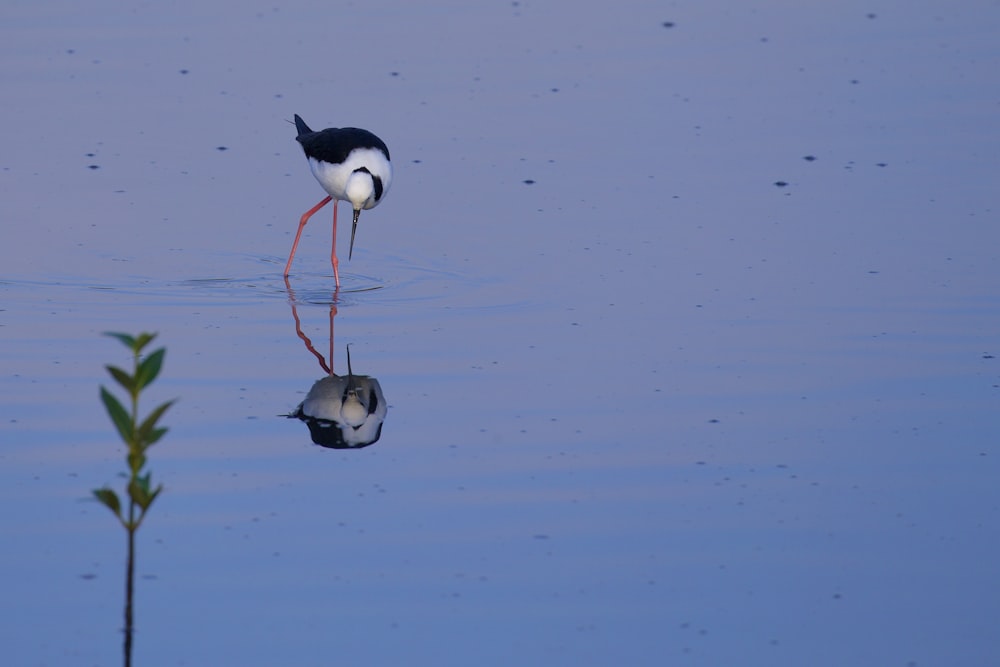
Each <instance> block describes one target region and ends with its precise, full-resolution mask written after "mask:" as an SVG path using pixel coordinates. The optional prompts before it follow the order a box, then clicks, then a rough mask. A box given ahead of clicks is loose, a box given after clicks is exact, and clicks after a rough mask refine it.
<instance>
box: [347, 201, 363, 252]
mask: <svg viewBox="0 0 1000 667" xmlns="http://www.w3.org/2000/svg"><path fill="white" fill-rule="evenodd" d="M359 215H361V209H359V208H356V209H354V224H353V225H351V248H350V250H348V251H347V261H350V260H351V255H353V254H354V235H355V234H356V233H357V231H358V216H359Z"/></svg>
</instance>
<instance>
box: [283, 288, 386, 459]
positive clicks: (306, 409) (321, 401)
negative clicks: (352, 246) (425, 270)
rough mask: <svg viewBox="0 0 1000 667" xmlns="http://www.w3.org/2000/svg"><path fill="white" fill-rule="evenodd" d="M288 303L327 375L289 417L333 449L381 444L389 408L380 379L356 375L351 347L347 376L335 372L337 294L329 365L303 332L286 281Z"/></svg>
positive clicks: (297, 326)
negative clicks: (352, 364) (334, 349)
mask: <svg viewBox="0 0 1000 667" xmlns="http://www.w3.org/2000/svg"><path fill="white" fill-rule="evenodd" d="M285 287H286V288H287V289H288V297H289V299H288V302H289V304H291V306H292V317H293V318H294V319H295V333H296V334H297V335H298V337H299V338H301V339H302V341H303V342H304V343H305V345H306V349H308V350H309V351H310V352H311V353H312V354H313V355H314V356H315V357H316V359H317V360H318V361H319V365H320V367H321V368H322V369H323V371H324V372H326V374H327V375H326V376H325V377H322V378H320V379H319V380H317V381H316V382H315V383H313V386H312V388H311V389H309V393H308V394H306V398H305V400H304V401H302V403H300V404H299V407H298V408H296V409H295V411H294V412H292V413H291V414H289V415H286V416H287V417H290V418H291V417H294V418H296V419H299V420H301V421H303V422H305V424H306V426H308V427H309V434H310V435H311V436H312V441H313V442H314V443H316V444H317V445H321V446H323V447H330V448H332V449H359V448H361V447H367V446H368V445H372V444H375V443H376V442H378V439H379V437H381V435H382V422H384V421H385V416H386V412H387V411H388V406H387V405H386V402H385V396H384V395H383V394H382V387H381V385H379V382H378V380H377V379H375V378H373V377H369V376H367V375H356V374H355V373H354V370H353V369H352V368H351V348H350V346H349V345H348V346H347V375H337V374H336V373H335V372H334V370H333V320H334V318H335V317H336V315H337V297H338V293H337V291H334V293H333V299H332V300H331V302H330V351H329V359H330V363H329V364H328V363H327V361H326V359H324V358H323V355H322V354H321V353H320V352H318V351H317V350H316V348H315V346H313V344H312V341H311V340H310V339H309V337H308V336H307V335H306V334H305V333H303V331H302V322H301V320H299V313H298V308H297V304H296V299H295V291H294V290H293V289H292V287H291V285H290V284H289V282H288V279H287V278H286V279H285Z"/></svg>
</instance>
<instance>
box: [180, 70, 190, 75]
mask: <svg viewBox="0 0 1000 667" xmlns="http://www.w3.org/2000/svg"><path fill="white" fill-rule="evenodd" d="M190 71H191V70H189V69H182V70H181V71H180V72H181V74H187V73H188V72H190Z"/></svg>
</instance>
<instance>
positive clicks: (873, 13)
mask: <svg viewBox="0 0 1000 667" xmlns="http://www.w3.org/2000/svg"><path fill="white" fill-rule="evenodd" d="M867 16H868V18H870V19H873V18H875V17H876V16H878V14H876V13H875V12H869V13H868V14H867Z"/></svg>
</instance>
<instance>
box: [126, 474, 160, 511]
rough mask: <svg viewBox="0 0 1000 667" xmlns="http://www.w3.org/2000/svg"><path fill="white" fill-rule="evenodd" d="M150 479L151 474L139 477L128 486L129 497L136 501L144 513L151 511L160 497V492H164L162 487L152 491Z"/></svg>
mask: <svg viewBox="0 0 1000 667" xmlns="http://www.w3.org/2000/svg"><path fill="white" fill-rule="evenodd" d="M150 477H151V473H146V474H145V475H142V476H137V477H135V478H133V479H132V481H131V482H129V485H128V493H129V497H130V498H132V500H134V501H135V504H136V505H138V506H139V507H140V508H141V509H142V511H143V513H145V511H146V510H147V509H149V506H150V505H152V504H153V501H154V500H156V496H158V495H160V491H162V490H163V486H162V485H161V486H158V487H156V489H153V490H150Z"/></svg>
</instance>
